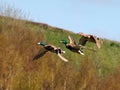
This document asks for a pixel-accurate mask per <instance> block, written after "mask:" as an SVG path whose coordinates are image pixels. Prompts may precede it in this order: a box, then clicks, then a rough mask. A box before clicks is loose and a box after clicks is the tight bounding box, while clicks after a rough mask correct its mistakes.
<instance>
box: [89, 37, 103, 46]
mask: <svg viewBox="0 0 120 90" xmlns="http://www.w3.org/2000/svg"><path fill="white" fill-rule="evenodd" d="M89 41H91V42H94V43H96V45H97V47H98V48H101V40H100V39H99V38H98V37H96V36H93V35H91V36H90V38H89Z"/></svg>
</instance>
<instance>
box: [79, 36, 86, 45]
mask: <svg viewBox="0 0 120 90" xmlns="http://www.w3.org/2000/svg"><path fill="white" fill-rule="evenodd" d="M87 41H88V37H85V36H81V38H80V39H79V43H78V45H82V46H85V45H86V42H87Z"/></svg>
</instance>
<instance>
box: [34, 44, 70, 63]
mask: <svg viewBox="0 0 120 90" xmlns="http://www.w3.org/2000/svg"><path fill="white" fill-rule="evenodd" d="M37 44H38V45H41V46H43V47H44V48H43V49H45V50H44V52H42V53H39V54H37V55H36V56H35V57H34V58H33V60H36V59H38V58H40V57H42V56H43V55H44V54H46V53H47V52H48V51H50V52H53V53H55V54H57V55H58V57H59V58H60V59H61V60H63V61H64V62H68V60H67V59H66V58H64V57H63V56H62V54H63V53H65V51H63V50H62V49H60V47H56V46H54V45H51V44H46V43H45V42H39V43H37Z"/></svg>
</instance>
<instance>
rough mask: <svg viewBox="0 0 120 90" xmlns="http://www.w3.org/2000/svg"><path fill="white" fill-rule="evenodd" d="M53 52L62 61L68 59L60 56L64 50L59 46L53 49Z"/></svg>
mask: <svg viewBox="0 0 120 90" xmlns="http://www.w3.org/2000/svg"><path fill="white" fill-rule="evenodd" d="M55 53H56V54H57V55H58V57H59V58H60V59H61V60H63V61H64V62H68V60H67V59H66V58H64V57H63V56H62V54H63V53H65V51H63V50H61V49H60V48H57V49H56V50H55Z"/></svg>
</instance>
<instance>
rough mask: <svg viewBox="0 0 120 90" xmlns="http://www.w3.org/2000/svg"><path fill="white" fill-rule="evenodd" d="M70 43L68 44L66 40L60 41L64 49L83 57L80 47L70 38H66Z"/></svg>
mask: <svg viewBox="0 0 120 90" xmlns="http://www.w3.org/2000/svg"><path fill="white" fill-rule="evenodd" d="M68 38H69V41H70V43H69V44H68V43H67V41H66V40H62V41H61V42H62V43H63V44H65V46H66V48H67V49H69V50H70V51H72V52H75V53H78V54H81V55H84V53H83V51H82V49H81V47H80V46H79V45H77V44H76V42H75V41H74V39H73V38H72V37H71V36H68Z"/></svg>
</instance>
